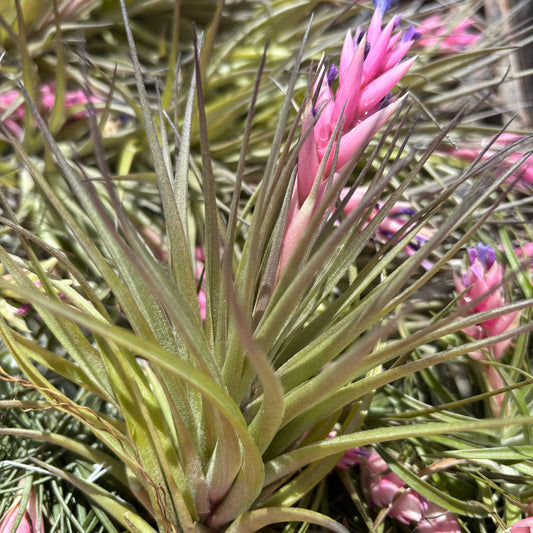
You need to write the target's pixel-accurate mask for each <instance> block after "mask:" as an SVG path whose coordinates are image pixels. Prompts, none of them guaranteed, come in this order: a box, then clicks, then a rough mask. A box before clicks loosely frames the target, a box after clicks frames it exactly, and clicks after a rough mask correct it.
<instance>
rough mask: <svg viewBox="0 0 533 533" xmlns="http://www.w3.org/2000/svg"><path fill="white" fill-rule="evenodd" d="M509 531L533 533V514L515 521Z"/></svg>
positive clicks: (512, 532)
mask: <svg viewBox="0 0 533 533" xmlns="http://www.w3.org/2000/svg"><path fill="white" fill-rule="evenodd" d="M509 533H533V516H529V517H528V518H523V519H522V520H519V521H518V522H515V523H514V524H513V525H512V526H511V527H510V528H509Z"/></svg>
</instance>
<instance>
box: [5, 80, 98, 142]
mask: <svg viewBox="0 0 533 533" xmlns="http://www.w3.org/2000/svg"><path fill="white" fill-rule="evenodd" d="M55 99H56V94H55V87H54V85H53V84H51V83H45V84H43V85H41V87H40V95H39V101H38V102H36V103H37V104H38V105H40V106H41V107H42V108H44V109H45V110H48V111H51V110H52V108H53V107H54V103H55ZM88 101H91V102H93V103H95V102H100V101H101V100H100V98H98V97H97V96H94V95H91V96H90V97H89V99H88V98H87V96H86V95H85V93H84V92H83V91H82V90H81V89H76V90H74V91H66V93H65V102H64V103H65V108H67V109H68V108H71V107H74V106H76V105H85V104H87V102H88ZM6 112H7V113H8V114H7V116H4V113H6ZM0 113H1V114H2V116H4V120H3V122H4V124H5V125H6V126H7V127H8V128H9V129H10V131H11V132H12V133H14V134H15V135H20V134H21V133H22V128H21V126H20V123H21V121H22V120H24V116H25V113H26V111H25V105H24V98H23V97H22V94H21V93H20V92H19V91H18V90H10V91H7V92H5V93H3V94H0ZM86 116H87V111H84V110H82V111H79V112H77V113H75V114H74V115H72V117H73V118H83V117H86Z"/></svg>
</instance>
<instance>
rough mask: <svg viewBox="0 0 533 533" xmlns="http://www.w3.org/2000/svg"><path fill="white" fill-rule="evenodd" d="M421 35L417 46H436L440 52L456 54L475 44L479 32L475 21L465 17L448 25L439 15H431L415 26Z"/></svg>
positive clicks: (478, 37)
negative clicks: (453, 24)
mask: <svg viewBox="0 0 533 533" xmlns="http://www.w3.org/2000/svg"><path fill="white" fill-rule="evenodd" d="M417 29H418V31H419V32H420V33H421V37H420V39H419V40H418V42H417V47H420V48H426V49H427V48H432V47H434V46H435V47H436V48H437V50H438V51H439V52H440V53H441V54H456V53H458V52H462V51H463V50H465V49H467V48H470V47H472V46H475V44H476V43H477V42H478V41H479V39H480V37H481V33H480V32H479V31H478V30H477V29H476V27H475V21H474V20H473V19H471V18H466V19H464V20H462V21H461V22H459V23H458V24H456V25H455V26H453V27H450V25H449V23H448V22H447V21H446V20H445V19H444V18H443V17H442V16H441V15H432V16H431V17H428V18H427V19H425V20H423V21H422V22H421V23H420V25H419V26H418V27H417Z"/></svg>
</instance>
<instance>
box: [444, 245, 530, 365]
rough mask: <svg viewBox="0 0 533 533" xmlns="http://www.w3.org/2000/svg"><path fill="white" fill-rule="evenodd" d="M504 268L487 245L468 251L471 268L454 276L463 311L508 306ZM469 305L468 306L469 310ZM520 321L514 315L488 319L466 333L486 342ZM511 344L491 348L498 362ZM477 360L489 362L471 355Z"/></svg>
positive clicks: (509, 314) (482, 356) (483, 356)
mask: <svg viewBox="0 0 533 533" xmlns="http://www.w3.org/2000/svg"><path fill="white" fill-rule="evenodd" d="M503 276H504V267H503V265H501V264H500V263H498V261H496V254H495V252H494V249H493V248H492V247H490V246H486V245H484V244H478V245H477V247H476V248H469V249H468V265H467V268H466V270H463V272H462V273H461V275H460V276H458V275H457V274H456V275H455V276H454V281H455V289H456V291H457V292H458V294H460V295H461V296H460V297H459V301H458V306H459V308H465V307H466V308H467V309H468V311H467V312H468V313H469V314H473V313H481V312H483V311H490V310H493V309H498V308H500V307H503V306H504V305H505V303H506V301H505V298H504V296H503V287H502V280H503ZM467 306H468V307H467ZM519 319H520V316H519V313H517V312H511V313H506V314H505V315H502V316H499V317H496V318H490V319H488V320H484V321H483V322H480V323H479V324H475V325H473V326H469V327H467V328H465V329H464V330H463V331H464V333H466V334H467V335H469V336H470V337H472V338H473V339H476V340H478V339H486V338H488V337H492V336H493V335H499V334H500V333H503V332H505V331H508V330H510V329H514V328H515V327H516V325H517V323H518V320H519ZM510 343H511V340H509V339H507V340H504V341H501V342H498V343H496V344H494V345H493V346H491V347H490V352H491V355H492V356H493V357H495V358H496V359H498V358H500V357H501V356H502V355H503V353H504V352H505V350H506V348H507V347H508V346H509V344H510ZM471 356H472V357H474V358H476V359H486V356H485V355H484V354H482V353H480V352H475V353H472V354H471Z"/></svg>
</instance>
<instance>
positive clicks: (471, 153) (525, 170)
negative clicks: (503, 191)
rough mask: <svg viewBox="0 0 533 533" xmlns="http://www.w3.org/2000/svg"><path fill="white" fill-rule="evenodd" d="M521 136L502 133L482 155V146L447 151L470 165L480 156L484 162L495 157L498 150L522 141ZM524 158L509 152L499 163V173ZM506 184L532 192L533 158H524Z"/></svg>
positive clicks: (521, 153) (517, 153) (520, 152)
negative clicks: (512, 184)
mask: <svg viewBox="0 0 533 533" xmlns="http://www.w3.org/2000/svg"><path fill="white" fill-rule="evenodd" d="M522 139H523V137H522V136H521V135H518V134H515V133H502V134H501V135H500V136H499V137H498V138H497V139H496V140H495V141H494V143H493V144H492V146H491V148H490V149H489V150H486V151H485V152H484V153H483V155H481V154H482V152H483V146H480V147H470V148H469V147H462V148H459V149H453V150H452V149H450V150H447V152H448V153H449V155H451V156H453V157H456V158H458V159H462V160H463V161H468V162H469V163H471V162H472V161H475V160H476V159H477V158H478V157H480V155H481V159H482V160H486V159H488V158H489V157H492V156H495V155H496V154H497V153H498V152H499V151H500V150H502V149H504V148H506V147H508V146H509V145H511V144H512V143H515V142H517V141H520V140H522ZM487 143H488V141H487V140H486V141H484V142H483V144H484V145H486V144H487ZM524 156H525V152H522V151H520V150H518V151H511V152H508V153H507V154H506V155H505V159H504V160H503V161H502V162H501V163H500V167H499V168H500V173H501V174H503V172H505V171H507V170H509V169H510V168H511V167H512V166H513V165H514V164H515V163H517V162H518V161H519V160H520V159H522V158H523V157H524ZM506 181H507V182H508V183H514V184H515V186H516V187H517V188H518V189H520V190H522V191H524V192H527V193H529V192H531V190H533V156H529V157H526V158H525V161H523V163H522V164H521V165H520V166H519V167H518V168H517V169H515V170H514V171H513V173H511V174H510V175H509V177H508V178H507V180H506Z"/></svg>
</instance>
